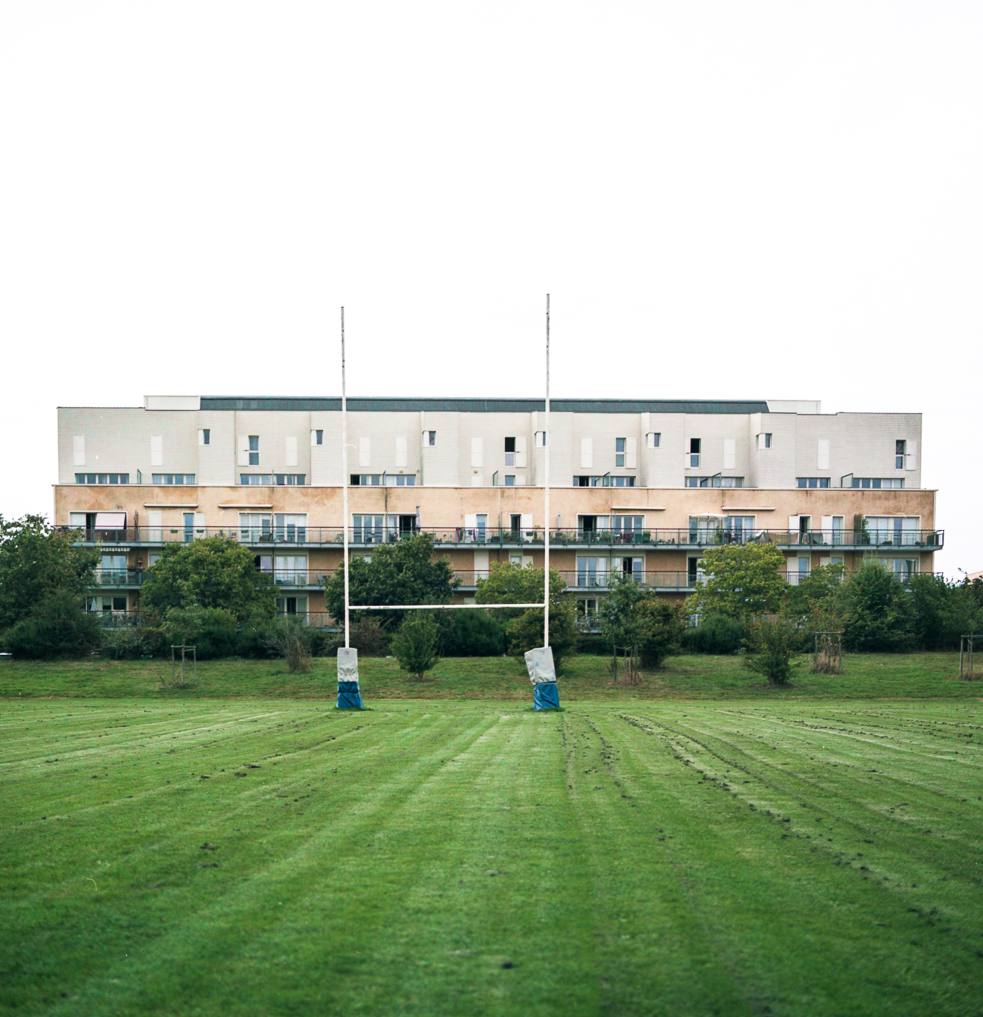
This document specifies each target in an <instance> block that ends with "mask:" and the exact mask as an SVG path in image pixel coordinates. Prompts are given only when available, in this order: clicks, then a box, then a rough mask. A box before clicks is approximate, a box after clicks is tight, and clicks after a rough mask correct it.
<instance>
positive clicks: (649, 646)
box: [638, 593, 687, 667]
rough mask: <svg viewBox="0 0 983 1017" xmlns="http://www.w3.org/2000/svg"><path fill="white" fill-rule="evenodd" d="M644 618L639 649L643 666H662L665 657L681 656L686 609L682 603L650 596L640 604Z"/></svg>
mask: <svg viewBox="0 0 983 1017" xmlns="http://www.w3.org/2000/svg"><path fill="white" fill-rule="evenodd" d="M638 611H639V614H640V615H641V633H640V636H639V642H638V649H639V651H640V654H641V658H642V663H643V664H651V665H652V667H662V664H663V661H665V659H666V657H671V656H672V655H673V654H675V653H678V652H679V650H680V648H681V646H682V642H683V633H684V632H685V631H686V627H687V621H686V609H685V608H684V607H683V605H682V604H670V603H669V601H668V600H665V599H664V598H663V597H660V596H658V595H657V594H655V593H650V594H648V595H647V596H646V598H645V599H644V600H643V601H642V602H641V603H640V604H639V605H638Z"/></svg>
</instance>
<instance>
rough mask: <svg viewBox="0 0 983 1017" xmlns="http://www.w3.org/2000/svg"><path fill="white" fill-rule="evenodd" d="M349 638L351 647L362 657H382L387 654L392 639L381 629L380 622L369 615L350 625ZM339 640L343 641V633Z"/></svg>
mask: <svg viewBox="0 0 983 1017" xmlns="http://www.w3.org/2000/svg"><path fill="white" fill-rule="evenodd" d="M349 636H350V642H351V645H352V646H354V647H355V649H357V650H358V652H359V655H360V656H362V657H384V656H385V655H386V654H387V653H388V652H389V643H390V641H391V639H392V637H391V636H390V635H389V633H388V632H386V630H385V629H384V628H383V627H382V622H381V621H379V619H378V618H376V617H374V616H371V615H366V616H363V617H362V618H360V619H359V620H358V621H357V622H356V623H355V624H354V625H352V627H351V630H350V633H349ZM341 638H342V641H344V638H345V635H344V632H342V636H341Z"/></svg>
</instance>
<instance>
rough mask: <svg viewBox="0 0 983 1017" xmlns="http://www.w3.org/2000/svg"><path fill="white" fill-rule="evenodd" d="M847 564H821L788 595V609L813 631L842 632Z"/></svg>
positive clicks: (844, 620) (791, 614)
mask: <svg viewBox="0 0 983 1017" xmlns="http://www.w3.org/2000/svg"><path fill="white" fill-rule="evenodd" d="M844 605H845V598H844V594H843V565H842V564H841V563H839V562H836V563H835V564H830V565H820V566H818V567H817V568H814V569H813V570H812V571H811V572H810V573H809V574H808V575H807V576H804V577H802V578H800V579H799V582H798V584H797V585H796V586H789V588H788V590H787V591H786V594H785V610H786V611H787V613H788V614H789V615H790V616H791V617H793V618H797V619H799V621H800V622H801V623H802V624H803V625H804V627H805V629H806V630H807V631H809V632H840V631H842V629H843V626H844V624H845V623H846V616H845V614H844Z"/></svg>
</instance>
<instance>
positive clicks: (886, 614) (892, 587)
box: [843, 559, 915, 653]
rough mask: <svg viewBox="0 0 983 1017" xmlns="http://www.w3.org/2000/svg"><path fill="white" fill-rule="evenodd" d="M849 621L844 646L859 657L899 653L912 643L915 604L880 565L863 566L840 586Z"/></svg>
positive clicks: (846, 626)
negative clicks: (857, 652)
mask: <svg viewBox="0 0 983 1017" xmlns="http://www.w3.org/2000/svg"><path fill="white" fill-rule="evenodd" d="M843 598H844V601H843V603H844V605H845V608H846V611H847V613H848V618H847V620H846V623H845V625H844V630H843V644H844V646H845V647H846V648H847V649H848V650H856V651H860V652H862V653H902V652H904V651H905V650H908V649H910V648H911V646H912V644H913V643H914V622H915V616H914V604H913V602H912V599H911V597H910V596H909V594H908V591H907V590H906V589H905V587H904V584H903V583H902V582H901V580H900V579H899V578H898V577H897V576H896V575H895V574H894V573H893V572H889V571H888V570H887V569H886V568H884V566H883V565H881V564H880V562H878V561H876V560H873V559H872V560H869V561H866V562H864V564H863V566H862V567H861V569H860V570H859V571H858V572H855V573H854V574H853V575H852V576H851V577H850V579H849V581H848V582H846V583H845V584H844V586H843Z"/></svg>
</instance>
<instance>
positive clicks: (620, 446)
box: [614, 438, 625, 466]
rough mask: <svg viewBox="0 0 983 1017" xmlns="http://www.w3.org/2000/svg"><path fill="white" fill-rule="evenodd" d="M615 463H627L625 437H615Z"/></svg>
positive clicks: (616, 464)
mask: <svg viewBox="0 0 983 1017" xmlns="http://www.w3.org/2000/svg"><path fill="white" fill-rule="evenodd" d="M614 465H615V466H624V465H625V439H624V438H615V439H614Z"/></svg>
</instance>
